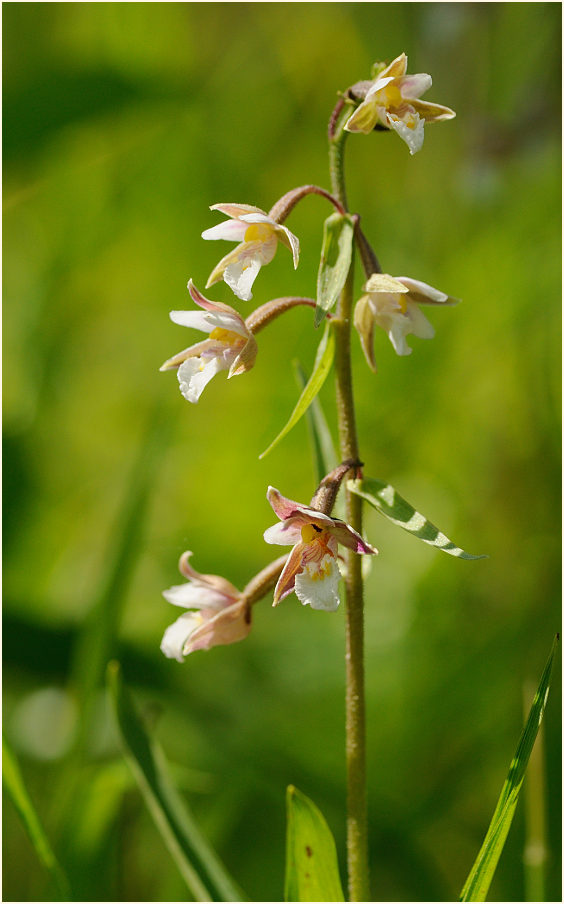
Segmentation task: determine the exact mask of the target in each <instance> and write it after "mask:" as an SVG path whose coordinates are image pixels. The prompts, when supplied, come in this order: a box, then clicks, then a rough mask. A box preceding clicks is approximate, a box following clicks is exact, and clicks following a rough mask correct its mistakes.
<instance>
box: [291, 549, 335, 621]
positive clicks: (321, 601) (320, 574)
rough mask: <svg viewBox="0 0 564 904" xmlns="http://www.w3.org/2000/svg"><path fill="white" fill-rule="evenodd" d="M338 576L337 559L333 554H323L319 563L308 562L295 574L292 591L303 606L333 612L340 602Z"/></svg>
mask: <svg viewBox="0 0 564 904" xmlns="http://www.w3.org/2000/svg"><path fill="white" fill-rule="evenodd" d="M325 569H326V570H325ZM340 577H341V573H340V571H339V566H338V565H337V560H336V559H335V558H334V557H333V556H325V557H324V558H323V559H322V560H321V562H320V563H319V564H316V563H310V564H308V565H306V567H305V569H304V571H302V572H301V574H297V575H296V583H295V586H294V591H295V593H296V596H297V597H298V599H299V600H300V602H301V603H303V605H304V606H307V605H309V606H311V608H312V609H322V610H323V611H324V612H334V611H335V610H336V609H337V608H338V606H339V602H340V599H339V593H338V585H339V579H340Z"/></svg>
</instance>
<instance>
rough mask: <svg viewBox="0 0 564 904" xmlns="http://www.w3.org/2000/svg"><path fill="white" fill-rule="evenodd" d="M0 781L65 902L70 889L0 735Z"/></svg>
mask: <svg viewBox="0 0 564 904" xmlns="http://www.w3.org/2000/svg"><path fill="white" fill-rule="evenodd" d="M2 781H3V783H4V786H5V788H6V789H7V791H8V793H9V795H10V797H11V798H12V801H13V804H14V806H15V808H16V810H17V811H18V813H19V815H20V818H21V820H22V822H23V824H24V826H25V829H26V831H27V834H28V835H29V838H30V840H31V843H32V845H33V847H34V848H35V853H36V854H37V856H38V857H39V860H40V861H41V863H42V864H43V866H44V867H45V868H46V869H47V870H48V871H49V873H50V874H51V878H52V880H53V884H54V886H55V888H56V891H57V894H58V896H59V897H60V899H61V900H63V901H69V900H70V892H69V886H68V882H67V879H66V876H65V874H64V873H63V871H62V869H61V867H60V866H59V864H58V862H57V858H56V857H55V855H54V853H53V851H52V849H51V845H50V844H49V841H48V839H47V836H46V834H45V832H44V830H43V826H42V825H41V822H40V821H39V817H38V815H37V813H36V811H35V807H34V806H33V804H32V802H31V800H30V798H29V795H28V793H27V790H26V787H25V785H24V783H23V779H22V776H21V772H20V770H19V766H18V763H17V760H16V758H15V756H14V754H13V753H12V750H11V748H10V747H9V746H8V743H7V741H6V740H5V738H4V737H3V738H2Z"/></svg>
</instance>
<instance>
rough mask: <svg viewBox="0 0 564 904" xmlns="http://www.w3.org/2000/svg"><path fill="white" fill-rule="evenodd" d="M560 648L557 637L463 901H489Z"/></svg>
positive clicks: (463, 894) (464, 889)
mask: <svg viewBox="0 0 564 904" xmlns="http://www.w3.org/2000/svg"><path fill="white" fill-rule="evenodd" d="M557 645H558V637H556V639H555V641H554V643H553V645H552V650H551V651H550V656H549V657H548V662H547V664H546V666H545V668H544V672H543V673H542V677H541V680H540V684H539V687H538V690H537V692H536V694H535V698H534V700H533V703H532V706H531V710H530V712H529V718H528V719H527V724H526V725H525V728H524V730H523V734H522V735H521V738H520V740H519V744H518V746H517V750H516V752H515V756H514V757H513V760H512V761H511V766H510V767H509V774H508V776H507V778H506V780H505V784H504V786H503V788H502V789H501V794H500V797H499V800H498V802H497V806H496V808H495V812H494V815H493V817H492V821H491V823H490V826H489V828H488V831H487V833H486V837H485V839H484V843H483V845H482V847H481V849H480V853H479V854H478V857H477V858H476V862H475V863H474V866H473V867H472V869H471V871H470V875H469V876H468V878H467V880H466V884H465V886H464V888H463V889H462V893H461V896H460V900H461V901H485V900H486V895H487V893H488V890H489V887H490V883H491V881H492V879H493V876H494V873H495V870H496V867H497V864H498V861H499V858H500V855H501V852H502V850H503V846H504V844H505V839H506V838H507V833H508V832H509V828H510V826H511V821H512V819H513V814H514V813H515V808H516V806H517V800H518V797H519V791H520V790H521V785H522V784H523V778H524V777H525V770H526V768H527V763H528V762H529V757H530V755H531V751H532V749H533V745H534V743H535V739H536V736H537V733H538V730H539V727H540V724H541V721H542V717H543V714H544V709H545V706H546V701H547V698H548V691H549V688H550V675H551V672H552V663H553V660H554V654H555V652H556V647H557Z"/></svg>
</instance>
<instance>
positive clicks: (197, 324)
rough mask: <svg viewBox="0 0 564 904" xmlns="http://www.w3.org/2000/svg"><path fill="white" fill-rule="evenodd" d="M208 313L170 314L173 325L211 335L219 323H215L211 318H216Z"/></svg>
mask: <svg viewBox="0 0 564 904" xmlns="http://www.w3.org/2000/svg"><path fill="white" fill-rule="evenodd" d="M214 316H215V315H212V314H210V313H208V312H206V311H171V312H170V314H169V317H170V319H171V320H172V322H173V323H177V324H178V325H179V326H187V327H189V328H190V329H192V330H201V331H202V332H203V333H211V331H212V330H213V329H215V327H216V326H219V325H220V324H219V323H217V324H216V323H215V322H214V320H211V319H210V317H214Z"/></svg>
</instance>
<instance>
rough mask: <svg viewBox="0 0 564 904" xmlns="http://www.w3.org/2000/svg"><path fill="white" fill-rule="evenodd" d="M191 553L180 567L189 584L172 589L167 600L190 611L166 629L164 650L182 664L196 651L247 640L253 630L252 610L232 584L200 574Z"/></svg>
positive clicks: (188, 553)
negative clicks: (195, 567)
mask: <svg viewBox="0 0 564 904" xmlns="http://www.w3.org/2000/svg"><path fill="white" fill-rule="evenodd" d="M191 555H192V553H191V552H185V553H183V555H182V556H181V557H180V562H179V563H178V567H179V569H180V573H181V574H182V575H183V576H184V577H185V578H186V579H187V583H186V584H179V585H177V586H175V587H170V588H169V590H165V591H164V592H163V596H164V598H165V599H166V600H167V601H168V602H169V603H172V604H173V605H174V606H181V607H182V608H184V609H187V610H188V611H187V612H184V614H183V615H181V616H180V618H177V619H176V621H175V622H173V623H172V625H169V627H168V628H167V629H166V631H165V633H164V635H163V639H162V641H161V650H162V651H163V653H164V654H165V656H168V657H169V659H178V661H179V662H182V661H183V659H184V656H187V655H188V654H189V653H193V652H194V651H195V650H209V649H210V648H211V647H217V646H220V645H222V644H228V643H235V642H236V641H238V640H243V638H245V637H246V636H247V634H248V633H249V631H250V630H251V613H250V607H249V605H248V604H247V602H246V600H245V599H243V598H242V596H241V594H240V593H239V591H238V590H237V588H236V587H234V586H233V584H231V583H230V581H227V580H226V579H225V578H222V577H220V576H219V575H216V574H199V573H198V572H197V571H195V570H194V568H192V566H191V565H190V561H189V559H190V556H191Z"/></svg>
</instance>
